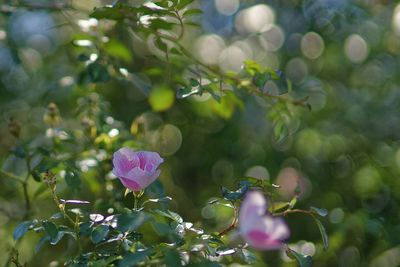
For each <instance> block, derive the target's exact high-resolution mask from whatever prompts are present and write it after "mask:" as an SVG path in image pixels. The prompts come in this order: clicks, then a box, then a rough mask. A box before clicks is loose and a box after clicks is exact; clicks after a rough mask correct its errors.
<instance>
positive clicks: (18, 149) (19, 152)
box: [11, 146, 26, 158]
mask: <svg viewBox="0 0 400 267" xmlns="http://www.w3.org/2000/svg"><path fill="white" fill-rule="evenodd" d="M11 152H12V153H14V155H15V156H16V157H18V158H25V157H26V153H25V150H24V149H23V148H22V147H19V146H17V147H15V148H14V149H12V150H11Z"/></svg>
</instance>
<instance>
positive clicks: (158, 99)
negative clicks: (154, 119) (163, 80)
mask: <svg viewBox="0 0 400 267" xmlns="http://www.w3.org/2000/svg"><path fill="white" fill-rule="evenodd" d="M174 101H175V94H174V92H173V91H172V90H171V89H170V88H168V87H166V86H158V87H155V88H153V90H151V92H150V96H149V102H150V106H151V107H152V109H153V110H155V111H166V110H167V109H169V108H171V107H172V105H173V104H174Z"/></svg>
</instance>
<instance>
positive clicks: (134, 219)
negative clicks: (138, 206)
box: [117, 211, 148, 232]
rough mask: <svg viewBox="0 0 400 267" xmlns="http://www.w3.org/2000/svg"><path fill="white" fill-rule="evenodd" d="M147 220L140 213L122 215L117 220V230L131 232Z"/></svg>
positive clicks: (133, 212) (146, 217) (144, 215)
mask: <svg viewBox="0 0 400 267" xmlns="http://www.w3.org/2000/svg"><path fill="white" fill-rule="evenodd" d="M147 220H148V216H147V215H146V214H145V213H143V212H140V211H131V212H128V213H123V214H121V215H119V216H118V218H117V229H118V230H119V231H121V232H127V231H133V230H136V229H137V228H139V227H140V226H141V225H142V224H144V223H145V222H146V221H147Z"/></svg>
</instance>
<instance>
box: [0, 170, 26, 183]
mask: <svg viewBox="0 0 400 267" xmlns="http://www.w3.org/2000/svg"><path fill="white" fill-rule="evenodd" d="M0 175H1V176H4V177H7V178H9V179H13V180H15V181H17V182H20V183H24V182H25V181H24V180H22V179H21V178H20V177H18V176H16V175H14V174H12V173H10V172H6V171H3V170H0Z"/></svg>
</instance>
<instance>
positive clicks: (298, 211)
mask: <svg viewBox="0 0 400 267" xmlns="http://www.w3.org/2000/svg"><path fill="white" fill-rule="evenodd" d="M291 213H304V214H308V215H313V213H312V212H311V211H309V210H301V209H293V210H285V211H282V212H278V213H274V214H272V215H274V216H286V215H288V214H291Z"/></svg>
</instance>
